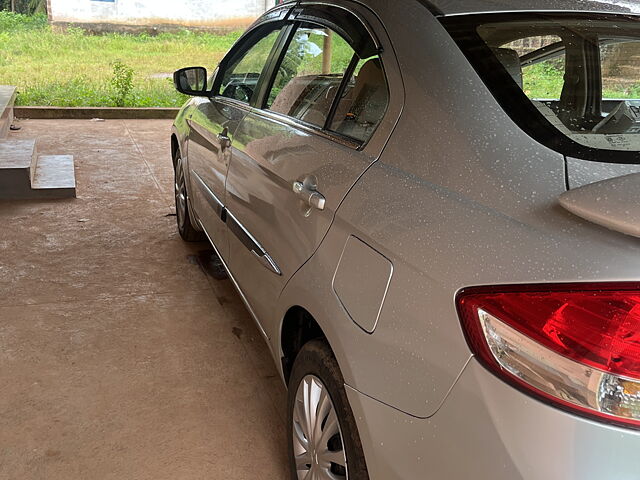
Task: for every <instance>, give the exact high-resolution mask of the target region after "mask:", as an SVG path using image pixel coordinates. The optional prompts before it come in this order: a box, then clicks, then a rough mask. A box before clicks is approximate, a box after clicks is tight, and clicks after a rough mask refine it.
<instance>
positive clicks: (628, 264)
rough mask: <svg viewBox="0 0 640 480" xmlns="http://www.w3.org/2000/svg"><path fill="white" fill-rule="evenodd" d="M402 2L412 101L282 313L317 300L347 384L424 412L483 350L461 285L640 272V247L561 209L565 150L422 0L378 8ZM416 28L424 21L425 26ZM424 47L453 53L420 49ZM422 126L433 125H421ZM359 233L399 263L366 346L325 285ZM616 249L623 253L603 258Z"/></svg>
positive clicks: (400, 37) (396, 33)
mask: <svg viewBox="0 0 640 480" xmlns="http://www.w3.org/2000/svg"><path fill="white" fill-rule="evenodd" d="M380 3H382V2H380ZM414 6H415V9H414V10H412V8H414ZM387 8H388V10H387ZM395 8H400V9H405V8H406V10H407V14H408V15H407V18H411V19H412V22H405V23H404V24H402V26H400V25H398V29H397V30H393V29H392V28H391V27H389V26H388V27H387V28H388V30H389V35H390V36H391V37H392V38H394V45H395V47H396V49H397V51H398V59H399V61H400V64H401V66H402V68H403V70H404V72H405V76H404V79H405V86H406V94H407V97H408V98H412V99H413V101H411V102H407V104H406V105H405V109H404V112H403V115H402V117H401V119H400V122H399V124H398V126H397V128H396V130H395V133H394V135H393V136H392V138H391V139H390V141H389V143H388V145H387V146H386V148H385V151H384V153H383V155H382V156H381V158H380V159H379V160H378V161H377V162H376V163H375V164H374V165H372V166H371V168H370V169H369V170H368V171H367V172H366V173H365V174H364V175H363V177H362V178H361V179H360V181H359V182H358V183H357V184H356V185H355V187H354V188H353V189H352V190H351V192H350V193H349V195H348V197H347V198H346V199H345V201H344V202H343V204H342V205H341V207H340V209H339V211H338V215H337V217H336V220H335V222H334V224H333V226H332V228H331V230H330V232H329V234H328V235H327V238H326V239H325V240H324V242H323V244H322V245H321V247H320V249H319V250H318V252H317V253H316V254H315V256H314V257H313V258H312V259H311V260H310V261H309V263H308V264H307V265H305V266H304V267H303V269H301V271H300V272H299V273H298V274H296V276H295V277H294V278H293V279H292V281H291V282H290V284H289V285H288V286H287V290H288V289H294V290H295V294H291V293H290V292H288V291H287V290H285V292H284V293H283V299H282V302H283V303H282V304H281V310H280V312H281V314H284V312H285V311H286V309H287V308H289V307H290V306H291V305H292V304H294V303H293V302H294V301H295V300H294V298H298V299H299V302H301V304H302V305H304V306H305V307H306V306H307V305H313V306H314V308H317V309H318V311H315V310H314V311H312V312H311V313H312V314H313V315H314V316H315V315H316V314H317V315H318V322H319V323H320V325H321V327H322V328H323V329H325V328H326V331H325V333H326V334H327V336H328V338H329V339H330V341H332V342H336V343H337V345H336V347H335V349H334V350H335V352H336V355H337V356H338V360H339V362H340V365H341V368H342V369H343V370H344V372H346V373H345V381H346V382H347V383H348V384H349V385H351V386H353V387H354V388H356V389H358V390H359V391H361V392H363V393H364V394H366V395H369V396H372V397H374V398H376V399H378V400H380V401H382V402H384V403H386V404H388V405H392V406H394V407H396V408H398V409H400V410H402V411H404V412H407V413H410V414H412V415H414V416H416V417H423V418H424V417H428V416H430V415H433V413H434V412H435V411H436V410H437V408H438V407H439V405H440V404H441V402H442V401H443V399H444V397H445V395H446V393H447V391H448V390H449V389H450V388H451V386H452V384H453V382H454V381H455V379H456V378H457V376H458V374H459V373H460V370H461V369H462V367H463V365H464V364H465V363H466V362H467V360H468V358H469V355H470V351H469V348H468V346H467V344H466V341H465V339H464V336H463V334H462V331H461V328H460V325H459V322H458V318H457V312H456V309H455V302H454V296H455V293H456V292H457V291H458V290H459V289H461V288H464V287H467V286H472V285H482V284H509V283H527V282H530V283H544V282H548V281H551V280H555V281H556V282H572V281H580V280H584V281H588V280H593V281H597V280H605V281H606V280H611V281H615V280H634V279H637V278H638V272H639V271H640V255H639V254H640V245H638V243H637V241H635V240H634V239H632V238H630V237H627V236H625V235H622V234H616V233H613V234H612V233H611V232H609V231H607V230H605V229H603V228H602V227H598V226H597V225H595V224H591V223H589V222H586V221H584V220H582V219H580V218H578V217H575V216H574V215H572V214H570V213H568V212H567V211H565V210H564V209H563V208H562V207H560V205H559V203H558V198H559V196H560V195H562V194H563V193H564V192H565V191H566V185H565V175H564V168H565V164H564V157H563V156H562V155H561V154H559V153H557V152H554V151H552V150H550V149H548V148H546V147H544V146H542V145H540V144H538V143H536V142H535V141H534V140H532V139H531V138H530V137H529V136H528V135H527V134H526V133H525V132H523V131H522V130H521V129H520V128H519V127H518V126H517V125H516V124H515V123H514V122H513V121H512V120H511V119H510V118H509V116H508V115H507V114H506V113H505V112H504V111H503V110H502V109H501V108H500V107H499V105H498V104H497V103H496V101H495V100H494V98H493V97H492V96H491V95H490V94H489V92H488V90H486V87H485V86H484V84H483V83H482V81H481V79H480V78H479V77H478V76H477V74H476V73H475V71H474V70H473V68H472V67H471V66H470V65H469V64H468V63H467V62H466V60H465V59H464V58H463V57H462V54H461V53H460V51H459V50H456V48H455V46H454V45H452V44H451V43H450V42H452V40H451V39H450V37H449V36H448V34H447V33H446V32H445V31H444V30H443V29H442V27H441V26H440V24H439V23H438V22H437V20H436V19H435V18H434V17H433V15H431V14H430V13H429V12H428V11H427V10H426V9H424V8H422V7H420V6H416V4H415V3H413V2H402V1H401V2H399V3H396V4H394V5H393V6H389V7H386V6H385V5H383V4H377V5H376V11H378V12H381V15H383V19H384V18H386V17H385V16H384V14H386V15H388V16H389V17H392V16H393V14H394V13H393V12H392V11H390V10H392V9H395ZM413 22H415V25H421V26H422V27H423V28H420V29H417V28H416V29H414V28H412V25H414V23H413ZM403 42H406V43H403ZM415 42H419V43H422V44H426V45H439V47H440V48H441V49H442V50H440V49H434V50H428V51H420V50H416V49H415V48H411V46H412V45H413V44H414V43H415ZM442 51H446V52H447V54H446V55H442V53H441V52H442ZM433 71H437V72H439V75H432V74H431V73H432V72H433ZM425 91H427V92H429V95H424V93H423V92H425ZM451 92H456V95H452V94H451ZM418 119H425V120H418ZM416 122H424V126H425V128H422V129H416V127H415V125H416ZM418 124H420V123H418ZM350 235H355V236H357V237H358V238H360V239H361V240H362V241H364V242H366V243H367V244H368V245H370V246H371V247H372V248H374V249H375V250H377V251H378V252H380V253H381V254H382V255H384V256H385V257H386V258H388V259H389V260H390V261H391V262H392V263H393V265H394V275H393V279H392V281H391V283H390V285H389V291H388V293H387V297H386V301H385V305H384V307H383V309H382V312H381V315H380V319H379V321H378V326H377V328H376V330H375V332H374V334H373V335H371V336H370V337H369V338H368V339H366V345H367V348H366V349H363V348H361V346H362V345H363V342H364V341H365V340H364V337H362V336H361V334H360V333H353V332H354V330H353V329H352V328H351V327H347V326H345V325H343V322H346V321H347V320H346V319H348V318H349V317H348V315H346V312H344V309H343V307H342V305H340V303H339V302H338V301H337V298H336V297H335V293H333V292H332V291H331V290H330V289H329V288H328V287H327V286H324V285H323V286H320V285H318V281H317V280H314V277H316V276H317V277H318V278H320V279H324V278H326V277H327V276H331V275H333V274H334V272H335V269H336V266H337V263H338V261H339V256H340V254H341V252H342V250H343V248H344V245H345V242H346V241H347V238H348V237H349V236H350ZM603 244H606V245H608V247H609V248H610V254H609V255H607V256H606V257H604V258H602V257H601V255H600V253H601V248H602V245H603ZM550 258H553V259H554V260H553V261H549V259H550ZM605 272H615V274H612V275H611V276H610V277H606V276H605ZM301 285H304V286H301ZM311 297H314V299H313V300H312V299H311ZM315 297H322V298H321V300H317V299H316V298H315ZM336 308H337V310H336ZM337 311H340V315H338V314H337V313H336V312H337ZM275 347H277V345H274V348H275ZM343 352H344V353H343ZM371 352H376V353H375V355H372V354H371ZM416 372H424V373H422V374H420V375H416Z"/></svg>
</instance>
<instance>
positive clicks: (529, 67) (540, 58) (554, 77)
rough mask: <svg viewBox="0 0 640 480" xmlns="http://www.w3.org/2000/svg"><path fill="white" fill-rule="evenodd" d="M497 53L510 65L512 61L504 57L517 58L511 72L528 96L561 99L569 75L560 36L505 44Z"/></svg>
mask: <svg viewBox="0 0 640 480" xmlns="http://www.w3.org/2000/svg"><path fill="white" fill-rule="evenodd" d="M554 47H555V48H554ZM514 52H515V53H517V58H516V56H515V54H514ZM496 54H497V56H498V59H499V60H501V61H503V63H507V64H509V60H508V59H505V58H504V57H503V56H508V55H512V56H513V59H512V60H513V61H512V62H511V64H510V65H511V66H512V70H511V71H510V73H511V74H512V77H513V78H514V80H516V82H517V83H518V84H519V86H520V87H521V88H522V90H523V91H524V93H525V94H526V95H527V97H529V98H530V99H532V100H560V96H561V95H562V86H563V84H564V73H565V72H564V67H565V51H564V44H563V42H562V39H561V38H560V37H558V36H557V35H545V36H541V35H539V36H533V37H525V38H521V39H518V40H516V41H513V42H510V43H507V44H505V45H502V46H501V47H500V49H498V51H497V52H496Z"/></svg>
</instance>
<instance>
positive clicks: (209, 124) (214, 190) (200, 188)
mask: <svg viewBox="0 0 640 480" xmlns="http://www.w3.org/2000/svg"><path fill="white" fill-rule="evenodd" d="M247 110H248V108H247V107H246V106H244V105H242V104H240V103H239V102H233V101H229V100H227V99H222V98H220V97H214V98H211V99H210V98H205V97H200V98H197V99H196V101H195V102H194V104H193V108H192V110H191V115H190V117H189V119H188V120H187V122H188V123H189V127H190V133H189V142H188V143H189V150H188V151H189V156H188V162H187V165H188V169H189V182H190V189H189V192H190V198H191V205H192V207H193V209H194V210H195V214H196V216H197V217H198V219H199V221H200V223H201V225H202V226H203V228H204V229H205V230H206V232H207V235H209V237H211V238H212V239H215V242H216V248H217V249H218V251H219V252H220V255H221V256H222V257H223V258H225V259H226V258H227V254H228V241H227V226H226V224H225V222H224V220H223V218H222V211H223V208H224V204H225V197H226V187H225V182H226V178H227V171H228V169H229V163H230V160H231V157H232V155H233V149H234V148H233V136H234V133H235V131H236V129H237V128H238V126H239V125H240V122H241V121H242V119H243V118H244V116H245V115H246V113H247ZM223 133H226V135H225V136H227V137H229V138H230V139H231V140H232V147H231V148H226V149H223V148H221V143H220V139H219V135H221V134H223Z"/></svg>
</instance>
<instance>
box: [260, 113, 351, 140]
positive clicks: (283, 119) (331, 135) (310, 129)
mask: <svg viewBox="0 0 640 480" xmlns="http://www.w3.org/2000/svg"><path fill="white" fill-rule="evenodd" d="M251 113H255V114H256V115H259V116H262V117H266V118H268V119H270V120H275V121H277V122H280V123H283V124H285V125H288V126H290V127H294V128H297V129H299V130H303V131H305V132H307V133H310V134H314V135H318V136H319V137H323V138H326V139H328V140H331V141H333V142H336V143H339V144H341V145H343V146H345V147H347V148H351V149H353V150H362V148H363V146H364V144H363V143H361V142H358V141H356V140H354V139H352V138H351V137H345V136H343V135H340V134H338V133H335V132H331V131H328V130H324V129H323V128H322V127H318V126H316V125H312V124H310V123H307V122H304V121H302V120H299V119H297V118H294V117H290V116H288V115H285V114H283V113H278V112H274V111H272V110H266V109H264V110H263V109H259V108H252V109H251Z"/></svg>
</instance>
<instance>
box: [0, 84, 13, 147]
mask: <svg viewBox="0 0 640 480" xmlns="http://www.w3.org/2000/svg"><path fill="white" fill-rule="evenodd" d="M16 95H17V90H16V87H12V86H9V85H0V139H3V138H7V135H8V134H9V127H10V126H11V124H12V123H13V104H14V103H15V100H16Z"/></svg>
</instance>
